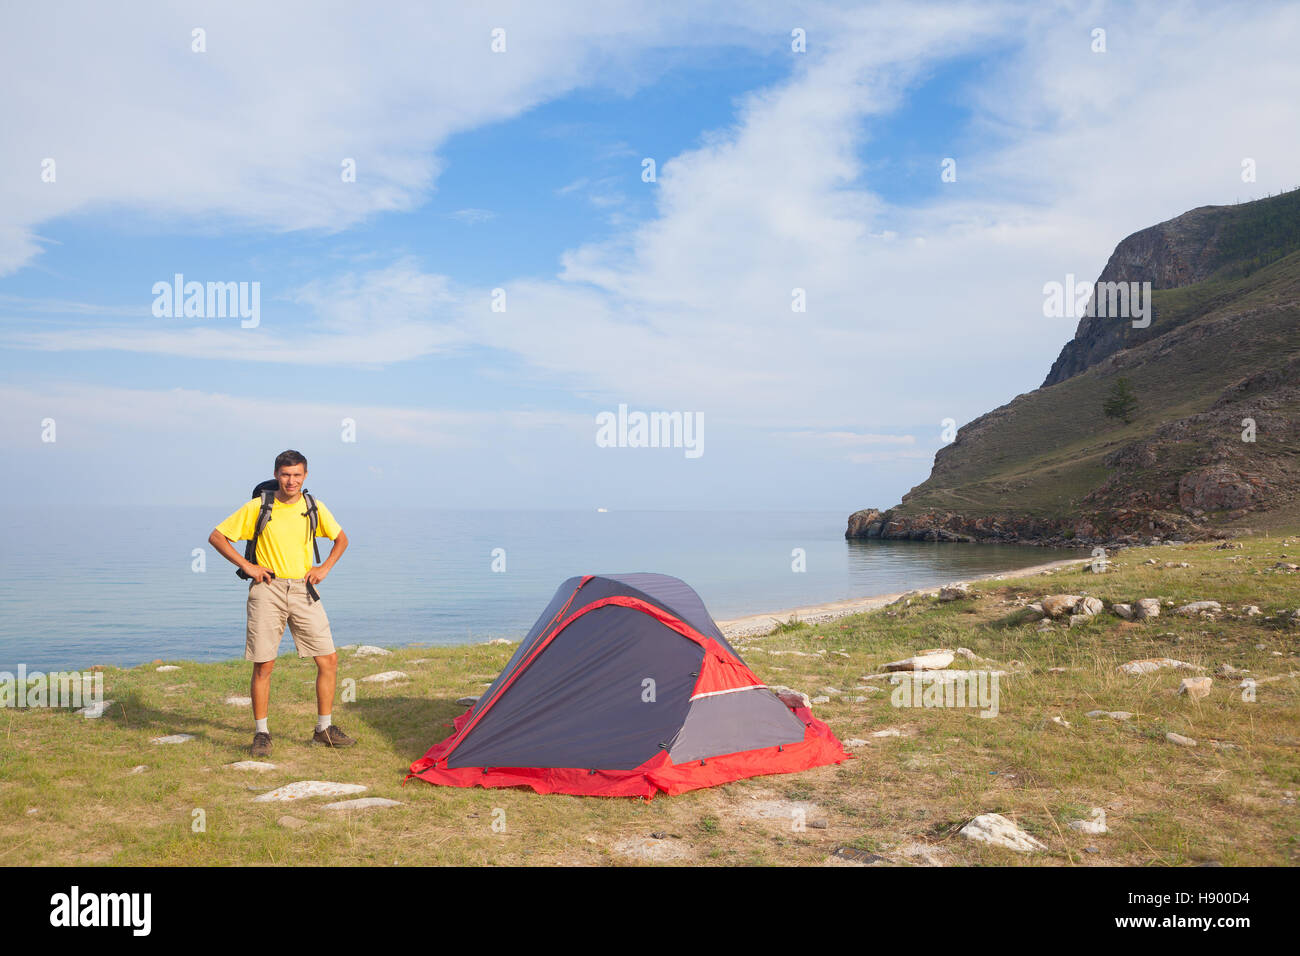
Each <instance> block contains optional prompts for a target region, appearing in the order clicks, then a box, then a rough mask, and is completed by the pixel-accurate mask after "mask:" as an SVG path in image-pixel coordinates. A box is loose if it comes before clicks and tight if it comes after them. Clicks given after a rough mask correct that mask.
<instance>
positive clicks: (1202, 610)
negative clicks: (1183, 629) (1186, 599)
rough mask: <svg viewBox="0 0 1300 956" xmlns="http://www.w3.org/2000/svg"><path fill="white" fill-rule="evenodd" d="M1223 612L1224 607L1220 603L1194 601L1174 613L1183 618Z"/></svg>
mask: <svg viewBox="0 0 1300 956" xmlns="http://www.w3.org/2000/svg"><path fill="white" fill-rule="evenodd" d="M1222 610H1223V605H1221V604H1220V603H1219V602H1218V601H1193V602H1192V603H1191V604H1184V605H1183V606H1182V607H1180V608H1178V609H1177V610H1176V611H1174V613H1175V614H1179V615H1182V616H1183V617H1193V616H1195V615H1197V614H1213V613H1217V612H1219V611H1222Z"/></svg>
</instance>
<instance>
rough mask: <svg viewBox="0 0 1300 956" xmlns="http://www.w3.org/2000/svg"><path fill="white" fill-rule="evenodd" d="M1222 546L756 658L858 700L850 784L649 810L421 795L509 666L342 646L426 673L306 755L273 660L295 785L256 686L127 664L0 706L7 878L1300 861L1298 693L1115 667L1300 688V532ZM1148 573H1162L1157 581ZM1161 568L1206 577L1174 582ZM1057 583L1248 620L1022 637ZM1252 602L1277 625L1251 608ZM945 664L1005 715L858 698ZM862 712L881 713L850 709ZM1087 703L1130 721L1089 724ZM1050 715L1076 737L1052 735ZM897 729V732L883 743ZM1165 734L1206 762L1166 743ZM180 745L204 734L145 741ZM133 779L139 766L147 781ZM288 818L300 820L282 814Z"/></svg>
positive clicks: (760, 783)
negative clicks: (840, 857)
mask: <svg viewBox="0 0 1300 956" xmlns="http://www.w3.org/2000/svg"><path fill="white" fill-rule="evenodd" d="M1213 547H1214V546H1213V544H1212V543H1198V544H1193V545H1187V546H1181V547H1163V548H1149V549H1133V550H1130V551H1126V552H1122V553H1121V554H1120V556H1119V557H1118V559H1117V561H1116V562H1115V564H1114V566H1113V568H1112V570H1111V571H1109V572H1107V573H1105V574H1101V575H1097V574H1092V573H1091V572H1089V571H1087V570H1074V569H1071V570H1068V571H1059V572H1056V573H1054V574H1052V575H1050V576H1034V577H1031V578H1021V579H1007V580H1004V581H990V582H984V583H982V584H980V585H977V586H976V587H975V588H974V596H973V597H971V598H968V599H963V600H959V601H955V602H952V603H947V604H940V603H938V602H937V601H935V600H934V599H920V600H917V601H915V602H913V604H912V605H911V606H896V607H892V608H888V609H885V610H881V611H876V612H872V613H868V614H862V615H858V616H856V617H851V618H843V619H840V620H838V621H835V622H832V623H829V624H823V625H820V626H815V627H811V626H807V625H799V626H794V627H783V628H780V629H779V630H778V631H777V632H776V633H774V634H772V635H769V636H767V637H764V638H753V639H749V640H748V641H747V642H745V643H744V644H743V645H742V646H743V648H744V649H743V650H742V651H741V653H742V654H743V655H744V656H745V657H746V659H747V661H748V663H749V664H750V666H751V667H752V668H753V669H754V670H755V671H756V672H757V673H758V674H759V676H760V677H762V678H764V679H765V680H767V681H768V682H770V683H772V684H785V685H788V686H791V687H795V688H798V689H800V690H803V691H805V692H806V693H808V694H809V695H812V696H815V695H817V694H818V693H819V692H820V689H821V688H823V687H827V686H831V687H834V688H836V689H838V690H840V691H842V692H843V693H842V694H839V695H834V696H832V700H831V702H830V703H827V704H819V705H817V706H816V707H815V708H814V710H815V712H816V713H817V715H818V716H819V717H821V718H822V719H824V720H826V721H827V722H828V723H829V724H830V726H831V727H832V728H833V729H834V730H835V732H836V733H837V734H838V735H839V736H840V737H841V739H843V740H848V739H851V738H864V739H866V740H868V741H869V742H868V743H866V744H863V745H858V746H855V747H853V748H851V749H853V750H854V752H855V754H856V759H853V760H850V761H847V762H845V763H844V764H842V765H839V766H833V767H823V768H819V769H816V770H812V771H808V772H805V773H801V774H793V775H781V776H771V777H763V778H756V779H751V780H747V781H741V782H738V783H734V784H730V785H728V786H725V787H719V788H714V789H711V790H705V791H699V792H695V793H690V794H685V795H682V796H679V797H672V798H665V797H660V798H657V799H655V800H654V801H652V802H650V803H645V802H643V801H637V800H626V799H620V800H614V799H600V798H576V797H565V796H538V795H535V794H533V793H532V792H531V791H527V790H522V791H521V790H482V789H474V790H460V789H451V788H438V787H432V786H429V785H428V784H425V783H423V782H422V781H418V780H413V781H411V782H410V784H409V785H407V786H403V785H402V775H403V773H404V772H405V770H406V767H407V765H408V764H409V762H410V761H411V760H413V759H415V758H417V757H419V756H421V755H423V753H424V751H425V749H427V747H428V746H429V745H430V744H432V743H434V742H436V741H437V740H440V739H441V738H442V737H443V736H445V735H446V733H447V732H448V729H449V723H450V721H451V719H452V718H453V716H455V715H456V714H457V713H459V712H460V711H461V710H462V709H463V708H461V707H458V706H457V705H456V704H455V703H454V701H455V699H456V698H458V697H461V696H463V695H467V694H478V693H481V691H482V689H483V687H484V686H485V685H486V684H487V683H488V682H490V681H491V680H492V678H493V677H494V676H495V675H496V673H497V672H498V670H499V669H500V668H501V667H502V666H503V665H504V664H505V662H506V661H507V659H508V658H509V656H510V653H511V651H512V650H513V648H512V647H506V646H484V645H480V646H473V647H458V648H419V647H415V648H403V649H400V650H396V651H394V652H393V654H392V656H389V657H382V658H361V659H357V658H354V657H352V656H351V655H350V653H348V652H343V653H342V654H341V655H340V657H341V664H340V677H341V678H353V679H359V678H361V677H364V676H366V675H368V674H373V673H377V672H379V671H388V670H401V671H405V672H406V673H407V674H409V675H410V679H409V680H407V681H405V682H403V683H401V684H400V685H397V686H393V685H373V684H365V683H357V685H356V686H357V688H358V691H357V698H358V699H357V700H356V702H354V703H347V704H340V705H339V706H337V707H336V710H335V718H336V720H337V721H338V723H339V724H340V725H341V726H342V727H343V728H344V729H345V730H346V731H347V732H348V733H349V734H352V735H353V736H355V737H357V738H358V739H359V741H360V745H359V746H358V747H356V748H354V749H352V750H350V751H340V752H331V751H327V750H324V749H323V748H313V747H311V746H309V745H308V744H307V743H306V741H307V739H308V737H309V736H310V732H311V729H312V724H313V721H314V717H313V715H314V713H315V707H314V697H313V687H312V680H313V675H314V668H313V667H312V665H311V663H310V662H299V661H298V660H297V658H296V657H285V658H282V659H281V661H280V664H279V665H278V667H277V668H276V672H275V675H274V678H273V685H272V711H271V730H272V732H273V734H274V736H275V753H274V756H273V757H272V761H273V762H274V763H275V764H276V766H277V769H276V770H275V771H273V772H270V773H263V774H255V773H250V772H247V771H236V770H231V769H228V768H227V767H226V765H227V764H230V763H232V762H235V761H239V760H245V759H248V754H247V747H248V744H249V743H250V740H251V733H250V730H251V728H250V722H251V720H250V717H249V713H248V711H247V710H246V709H244V708H240V707H235V706H230V705H227V704H225V703H223V700H224V698H225V697H226V696H228V695H241V696H242V695H246V694H247V693H248V671H249V667H248V665H247V664H245V663H244V662H243V661H238V662H229V663H219V664H195V663H191V662H185V661H179V662H172V663H178V664H180V666H181V670H179V671H172V672H169V673H158V672H157V671H156V670H155V665H146V666H142V667H137V668H133V669H130V670H117V669H108V670H107V671H106V672H105V690H106V696H107V697H110V698H113V699H115V700H116V701H117V703H116V704H115V705H113V706H112V707H111V708H110V709H109V712H108V713H107V714H106V715H105V716H104V717H103V718H102V719H100V720H86V719H83V718H82V717H79V716H75V715H73V714H71V713H69V712H67V711H56V710H50V709H10V710H6V711H0V864H4V865H39V864H101V863H102V864H126V865H131V864H163V865H189V864H218V865H225V864H241V865H244V864H258V863H267V864H335V865H337V864H340V863H342V864H395V865H401V864H470V865H473V864H578V865H582V864H612V863H628V862H638V861H643V862H653V861H663V862H668V863H695V864H711V863H716V864H722V865H738V864H742V865H743V864H799V865H807V864H813V865H816V864H821V863H823V862H824V861H826V860H827V858H828V857H829V856H830V855H831V854H832V853H833V852H834V851H835V850H836V849H837V848H839V847H850V848H855V849H858V850H866V851H870V852H872V853H875V854H878V855H880V856H882V857H884V859H885V861H887V862H897V863H902V864H909V863H919V862H923V861H925V860H927V859H928V860H930V861H933V862H941V863H946V864H981V863H984V864H990V863H992V864H1013V865H1113V864H1150V865H1189V864H1195V863H1201V862H1206V861H1218V862H1220V863H1223V864H1225V865H1238V864H1241V865H1273V866H1276V865H1295V864H1297V863H1300V812H1298V811H1297V807H1296V804H1295V793H1296V791H1300V682H1298V679H1297V678H1296V677H1291V676H1283V677H1282V679H1280V680H1276V681H1272V682H1265V683H1261V684H1260V685H1259V687H1258V690H1257V696H1256V699H1255V700H1254V701H1253V702H1249V701H1244V700H1242V692H1241V691H1240V690H1239V689H1237V684H1238V681H1237V680H1235V679H1225V678H1220V677H1215V679H1214V686H1213V689H1212V692H1211V694H1210V696H1209V697H1208V698H1206V699H1204V700H1200V701H1192V700H1189V699H1188V698H1187V697H1186V696H1177V694H1176V689H1177V687H1178V685H1179V681H1180V679H1181V678H1182V677H1184V676H1187V674H1186V673H1185V672H1177V671H1161V672H1157V673H1155V674H1151V675H1147V676H1143V677H1127V676H1122V675H1120V674H1118V673H1117V672H1116V665H1117V664H1120V663H1122V662H1124V661H1127V660H1131V659H1134V658H1147V657H1165V656H1168V657H1173V658H1176V659H1178V660H1182V661H1187V662H1189V663H1193V664H1198V665H1200V666H1202V667H1203V668H1205V670H1204V671H1203V673H1206V674H1213V672H1214V671H1215V669H1216V668H1217V667H1219V665H1221V664H1224V663H1227V664H1231V665H1233V666H1234V667H1238V668H1248V669H1249V670H1250V671H1251V673H1252V674H1253V675H1254V676H1255V677H1256V678H1259V679H1264V678H1268V677H1270V676H1275V675H1290V674H1291V673H1292V672H1295V671H1300V658H1298V654H1300V647H1298V644H1300V628H1297V627H1287V626H1284V625H1281V624H1280V623H1279V622H1278V621H1277V620H1276V619H1272V616H1273V615H1275V614H1276V613H1277V612H1279V611H1283V610H1294V609H1296V608H1297V607H1300V572H1286V571H1280V570H1274V569H1273V565H1274V564H1276V563H1277V562H1278V561H1279V560H1280V559H1281V556H1282V555H1287V556H1288V557H1287V559H1286V560H1290V561H1292V562H1295V563H1300V560H1298V556H1300V540H1297V539H1296V538H1284V537H1279V536H1273V537H1256V538H1249V539H1245V540H1244V547H1243V548H1242V549H1240V550H1235V549H1234V550H1213ZM1148 558H1155V559H1157V560H1158V561H1159V562H1161V563H1160V565H1158V566H1150V565H1145V564H1142V563H1141V562H1143V561H1145V560H1146V559H1148ZM1165 561H1172V562H1184V561H1185V562H1187V563H1188V564H1189V565H1190V567H1187V568H1177V567H1173V568H1165V567H1164V566H1163V563H1164V562H1165ZM1059 592H1066V593H1076V594H1077V593H1089V594H1093V595H1095V596H1097V597H1100V598H1102V599H1103V600H1105V601H1106V603H1107V605H1108V607H1109V604H1110V602H1112V601H1132V600H1135V599H1137V598H1140V597H1160V598H1162V599H1168V600H1172V601H1174V602H1176V603H1183V602H1185V601H1191V600H1198V599H1214V600H1218V601H1220V602H1222V603H1223V604H1224V605H1225V606H1226V607H1229V608H1230V610H1229V612H1228V613H1227V614H1225V615H1224V616H1223V617H1222V619H1220V620H1217V621H1210V620H1205V619H1185V618H1177V617H1173V616H1172V615H1170V614H1169V612H1168V611H1166V612H1165V613H1164V614H1162V615H1161V616H1160V617H1159V618H1158V619H1155V620H1153V621H1150V622H1146V623H1128V622H1124V621H1122V620H1120V619H1119V618H1118V617H1116V616H1115V615H1113V614H1112V613H1110V611H1109V610H1107V611H1106V612H1103V613H1102V614H1100V615H1098V616H1097V617H1096V618H1094V619H1092V620H1090V621H1089V622H1087V623H1083V624H1080V625H1078V626H1075V627H1073V628H1068V627H1065V626H1063V625H1059V624H1058V625H1056V626H1055V627H1054V628H1053V629H1052V630H1050V631H1046V632H1042V633H1040V632H1039V631H1037V630H1036V625H1034V624H1019V623H1016V616H1017V615H1016V609H1017V607H1018V606H1019V605H1020V604H1023V603H1026V602H1027V601H1029V600H1034V599H1037V598H1040V597H1042V596H1043V595H1044V594H1049V593H1059ZM1247 604H1254V605H1257V606H1258V607H1259V608H1260V609H1261V610H1262V611H1263V612H1264V613H1263V614H1262V615H1260V616H1258V617H1246V616H1245V615H1244V614H1239V613H1238V609H1239V608H1241V607H1242V606H1244V605H1247ZM937 646H942V647H951V648H956V647H959V646H960V647H965V648H969V649H971V650H972V651H974V652H975V653H976V654H978V655H980V656H982V657H984V658H988V659H991V660H992V661H995V662H997V663H996V666H997V667H998V668H999V669H1003V670H1007V671H1009V672H1011V674H1010V676H1007V677H1005V678H1003V679H1002V680H1001V681H1000V688H999V689H1000V701H999V713H998V716H997V717H995V718H992V719H984V718H981V717H979V716H978V715H977V712H976V711H975V710H973V709H935V708H930V709H926V708H913V709H901V708H895V707H893V706H892V705H891V702H890V691H889V689H888V686H887V685H886V684H885V682H884V681H881V680H872V681H868V682H865V683H863V682H861V681H860V680H859V678H861V677H862V676H864V675H868V674H874V673H877V672H878V669H879V668H880V666H881V664H883V663H884V662H886V661H890V660H895V659H898V658H901V657H904V656H908V655H910V654H913V653H915V652H916V651H917V650H920V649H922V648H929V647H937ZM1015 662H1019V663H1018V664H1017V663H1015ZM962 663H964V662H962V661H961V659H960V658H959V659H958V662H957V663H956V664H954V665H953V666H954V667H955V666H958V665H960V664H962ZM985 666H994V665H985ZM1053 668H1064V670H1057V671H1054V670H1052V669H1053ZM882 685H883V686H884V687H885V689H882V690H879V691H865V690H855V689H854V688H855V687H859V686H882ZM854 696H864V697H866V698H867V699H866V701H865V702H863V703H854V702H850V701H849V700H848V699H846V698H849V697H854ZM1095 709H1102V710H1124V711H1129V712H1131V713H1132V714H1133V717H1132V719H1131V720H1129V721H1126V722H1120V721H1113V720H1110V719H1105V718H1102V719H1093V718H1088V717H1086V716H1085V714H1086V712H1087V711H1090V710H1095ZM1054 716H1059V717H1061V718H1063V719H1064V720H1065V721H1068V722H1069V725H1070V726H1069V727H1066V726H1063V725H1061V724H1056V723H1052V722H1051V718H1052V717H1054ZM885 728H895V729H897V730H899V731H900V734H901V735H900V736H898V737H885V738H872V737H871V736H870V735H871V734H872V733H873V732H875V731H879V730H882V729H885ZM1167 731H1174V732H1177V733H1180V734H1183V735H1186V736H1189V737H1193V738H1195V739H1196V740H1197V741H1198V742H1199V745H1198V746H1197V747H1195V748H1192V749H1188V748H1183V747H1179V746H1175V745H1173V744H1171V743H1169V742H1167V741H1166V740H1165V733H1166V732H1167ZM178 732H183V733H190V734H193V735H194V739H193V740H191V741H189V742H188V743H184V744H180V745H174V746H162V745H151V744H150V742H149V741H150V740H151V738H153V737H156V736H159V735H163V734H171V733H178ZM1214 741H1217V742H1220V743H1223V742H1226V743H1231V744H1233V745H1235V746H1236V748H1238V749H1220V748H1216V747H1214V746H1213V745H1212V742H1214ZM139 765H144V766H145V767H147V769H146V770H144V771H142V772H139V773H131V770H132V769H133V768H135V767H137V766H139ZM295 780H330V781H338V782H345V783H361V784H364V785H366V786H367V787H368V788H369V789H368V790H367V792H366V794H365V796H380V797H389V798H392V799H396V800H400V801H402V803H403V806H401V807H397V808H392V809H381V810H371V811H365V812H360V813H351V814H340V813H339V812H337V811H327V810H324V809H322V805H323V804H324V803H326V802H328V801H327V800H324V799H310V800H306V801H303V802H300V803H296V804H259V803H253V802H252V800H253V798H254V797H255V796H256V795H257V794H258V793H259V792H262V791H263V790H266V789H270V788H272V787H277V786H281V785H283V784H287V783H290V782H293V781H295ZM1094 807H1101V808H1105V810H1106V816H1107V823H1108V825H1109V827H1110V832H1109V833H1108V834H1105V835H1088V834H1084V833H1079V832H1077V831H1075V830H1072V829H1070V828H1069V827H1068V824H1069V822H1070V821H1071V820H1077V819H1087V818H1088V817H1089V814H1090V811H1091V810H1092V808H1094ZM196 811H202V821H203V823H204V827H203V828H202V829H199V828H196V826H195V821H196V819H199V817H198V815H197V814H196ZM796 811H797V812H796ZM983 812H997V813H1001V814H1003V815H1005V816H1007V817H1010V818H1012V819H1013V820H1015V821H1016V822H1017V823H1018V824H1019V825H1020V826H1021V827H1023V828H1024V829H1025V830H1027V831H1028V832H1030V833H1032V834H1033V835H1035V836H1036V837H1037V838H1038V839H1040V840H1042V841H1043V842H1044V843H1045V844H1046V845H1047V847H1048V851H1047V852H1042V853H1036V854H1033V855H1026V856H1022V855H1019V854H1016V853H1013V852H1011V851H1007V850H1001V849H997V848H992V847H987V846H984V845H981V844H976V843H972V842H970V841H968V840H966V839H964V838H962V837H960V836H958V835H957V830H958V829H959V828H960V827H961V826H962V825H963V824H964V823H965V822H967V821H968V820H970V819H971V818H972V817H973V816H975V815H976V814H979V813H983ZM286 816H292V817H294V818H296V819H297V820H299V821H302V825H299V826H296V827H295V826H291V825H287V824H286V823H284V822H281V821H282V818H284V817H286ZM800 818H802V819H803V820H804V821H806V828H800V827H799V826H798V824H797V822H796V821H797V820H798V819H800ZM656 835H657V836H656ZM1087 847H1093V848H1095V850H1096V851H1097V852H1087V850H1086V848H1087Z"/></svg>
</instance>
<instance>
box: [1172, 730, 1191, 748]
mask: <svg viewBox="0 0 1300 956" xmlns="http://www.w3.org/2000/svg"><path fill="white" fill-rule="evenodd" d="M1165 740H1167V741H1169V742H1170V743H1171V744H1177V745H1178V746H1180V747H1195V746H1196V741H1195V740H1193V739H1192V738H1191V737H1184V736H1183V735H1182V734H1176V733H1174V732H1172V731H1170V732H1169V733H1167V734H1165Z"/></svg>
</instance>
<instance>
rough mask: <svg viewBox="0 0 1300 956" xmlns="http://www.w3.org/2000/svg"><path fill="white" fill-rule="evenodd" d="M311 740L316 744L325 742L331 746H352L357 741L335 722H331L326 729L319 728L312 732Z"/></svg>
mask: <svg viewBox="0 0 1300 956" xmlns="http://www.w3.org/2000/svg"><path fill="white" fill-rule="evenodd" d="M311 742H312V743H314V744H325V745H326V746H329V747H351V746H352V745H353V744H355V743H356V741H355V740H353V739H352V738H351V737H349V736H348V735H347V734H345V733H344V732H343V731H341V730H339V729H338V728H337V727H335V726H334V725H333V724H330V725H329V726H328V727H326V728H325V729H324V730H318V731H316V733H314V734H312V738H311Z"/></svg>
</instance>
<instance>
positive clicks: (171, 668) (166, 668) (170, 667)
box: [157, 664, 180, 674]
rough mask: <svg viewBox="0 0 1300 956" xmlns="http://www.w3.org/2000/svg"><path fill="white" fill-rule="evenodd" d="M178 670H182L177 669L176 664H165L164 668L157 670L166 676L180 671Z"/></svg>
mask: <svg viewBox="0 0 1300 956" xmlns="http://www.w3.org/2000/svg"><path fill="white" fill-rule="evenodd" d="M178 670H180V668H179V667H177V666H176V665H175V664H164V665H163V666H162V667H159V668H157V671H158V673H159V674H166V673H169V672H171V671H178Z"/></svg>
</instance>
